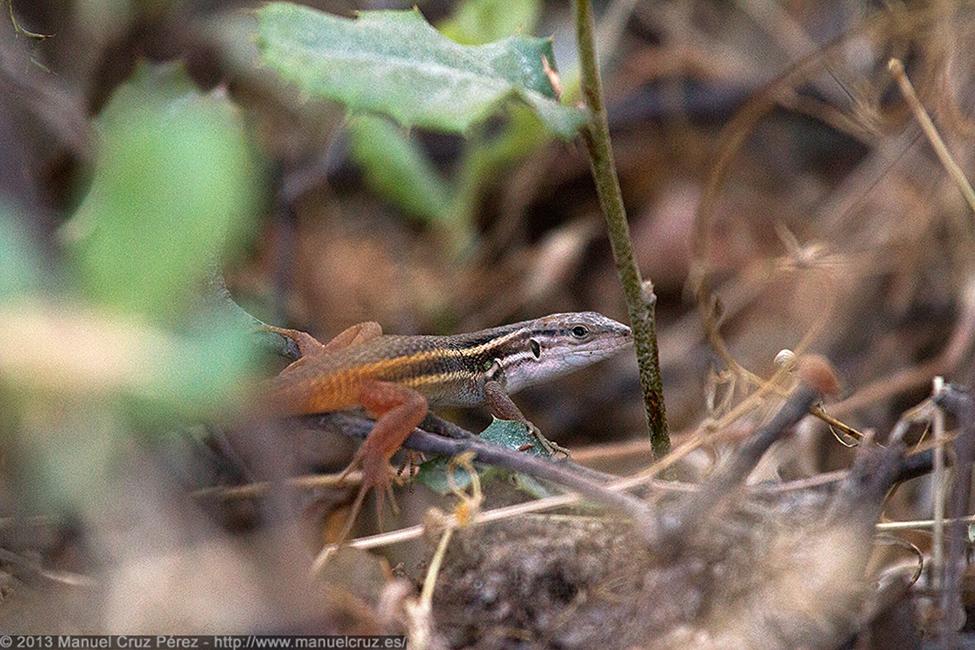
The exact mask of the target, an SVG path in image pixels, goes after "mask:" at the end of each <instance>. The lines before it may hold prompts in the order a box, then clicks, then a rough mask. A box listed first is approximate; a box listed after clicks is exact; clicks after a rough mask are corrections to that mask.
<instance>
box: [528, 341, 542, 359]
mask: <svg viewBox="0 0 975 650" xmlns="http://www.w3.org/2000/svg"><path fill="white" fill-rule="evenodd" d="M528 346H529V347H531V349H532V354H533V355H535V358H536V359H538V358H540V357H541V356H542V346H541V345H539V343H538V341H536V340H535V339H529V340H528Z"/></svg>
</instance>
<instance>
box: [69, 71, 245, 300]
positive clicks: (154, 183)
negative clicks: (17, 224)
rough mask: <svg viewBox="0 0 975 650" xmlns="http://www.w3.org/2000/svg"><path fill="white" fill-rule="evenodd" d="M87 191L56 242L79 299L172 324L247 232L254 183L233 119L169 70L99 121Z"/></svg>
mask: <svg viewBox="0 0 975 650" xmlns="http://www.w3.org/2000/svg"><path fill="white" fill-rule="evenodd" d="M98 130H99V134H100V136H101V142H100V148H99V152H98V159H97V161H96V163H95V169H94V175H93V179H92V184H91V188H90V190H89V192H88V194H87V196H86V197H85V199H84V201H83V203H82V205H81V206H80V207H79V209H78V211H77V213H76V214H75V216H74V218H73V219H72V221H71V222H70V223H69V224H68V225H67V226H66V229H65V233H66V235H67V238H68V239H69V241H70V244H71V248H72V253H73V259H74V261H75V262H76V264H77V268H78V270H79V271H80V276H81V280H82V284H83V287H84V289H85V291H86V293H87V295H88V296H89V297H91V298H93V299H94V300H95V301H97V302H100V303H102V304H107V305H111V306H113V307H115V308H117V309H120V310H122V311H126V312H130V313H131V312H136V313H144V314H148V315H152V316H155V317H163V318H166V319H172V318H173V316H174V315H178V314H179V313H180V312H181V310H182V308H184V307H186V304H187V302H188V301H189V299H190V298H191V296H192V295H193V294H194V293H195V291H196V289H197V285H198V284H199V282H200V281H201V280H202V279H203V278H204V277H205V276H206V274H207V272H208V269H209V267H210V266H212V265H213V264H219V263H220V261H221V259H222V257H223V255H224V253H225V252H226V251H227V250H228V248H229V247H230V245H231V244H232V243H236V241H237V240H238V239H239V238H240V237H242V236H243V235H244V234H245V233H247V232H249V231H250V230H251V225H252V218H253V216H254V215H255V207H256V196H257V188H259V187H260V185H261V183H260V177H259V174H258V169H257V166H256V161H255V158H254V155H253V150H252V148H251V146H250V144H249V141H248V138H247V136H246V132H245V128H244V125H243V123H242V120H241V119H240V115H239V114H238V111H237V110H236V109H235V108H234V106H233V105H232V104H231V103H230V102H229V100H228V99H227V98H226V97H225V96H223V95H222V94H221V93H210V94H207V95H204V94H202V93H199V92H198V91H197V90H196V89H195V87H194V86H193V84H192V82H191V81H190V80H189V78H188V77H187V76H186V74H185V73H184V72H183V70H182V69H181V68H179V67H176V66H156V67H151V66H147V65H146V66H142V67H141V68H140V69H138V70H137V71H136V73H135V75H134V76H133V78H132V79H131V80H130V81H129V82H127V83H126V84H125V85H124V86H122V87H121V88H120V89H119V90H118V91H117V92H116V93H115V95H114V96H113V97H112V99H111V101H110V102H109V104H108V105H107V106H106V108H105V110H104V111H103V113H102V115H101V116H100V117H99V119H98Z"/></svg>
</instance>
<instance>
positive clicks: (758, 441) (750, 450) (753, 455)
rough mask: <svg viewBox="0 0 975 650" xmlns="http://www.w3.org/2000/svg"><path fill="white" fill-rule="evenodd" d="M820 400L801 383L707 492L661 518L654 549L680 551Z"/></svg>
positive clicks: (729, 462)
mask: <svg viewBox="0 0 975 650" xmlns="http://www.w3.org/2000/svg"><path fill="white" fill-rule="evenodd" d="M818 399H820V394H819V392H818V391H817V390H816V389H814V388H813V387H811V386H808V385H806V384H800V386H799V388H798V389H797V390H796V391H795V393H793V394H792V396H791V397H790V398H789V399H788V400H787V401H786V402H785V404H783V405H782V408H781V409H779V411H778V413H776V414H775V417H773V418H772V419H771V420H770V421H769V422H768V424H766V425H765V426H763V427H762V428H761V429H759V430H758V431H756V432H755V433H754V434H753V435H752V436H751V437H750V438H749V439H748V441H747V442H746V443H745V444H744V445H743V446H742V447H741V448H740V449H739V450H737V451H736V453H735V455H734V456H732V457H731V458H730V459H729V461H728V463H727V464H725V465H724V466H723V467H720V468H719V469H718V470H716V471H715V473H714V475H713V476H712V478H711V479H710V480H709V481H708V484H707V486H706V487H705V488H704V489H703V490H701V491H700V492H699V493H698V494H697V495H695V496H694V497H692V498H691V499H690V500H688V501H686V502H685V503H682V504H680V506H679V508H678V509H677V510H675V511H674V512H672V513H669V514H668V515H667V516H665V517H664V518H663V519H661V522H662V524H663V527H662V529H661V530H660V531H659V532H658V534H659V535H660V536H661V537H660V539H659V540H657V543H656V544H654V546H655V547H657V548H660V549H662V550H666V549H668V548H669V549H673V550H676V549H678V548H680V544H679V543H677V541H678V540H680V539H681V538H682V537H684V536H685V535H686V534H687V532H688V529H689V528H690V527H691V526H699V525H701V524H702V522H703V521H704V520H705V518H706V517H707V516H708V515H709V514H710V513H712V512H714V511H715V510H717V509H718V508H720V507H721V505H722V504H724V503H725V502H726V500H727V499H728V497H730V496H732V495H734V494H735V493H736V491H737V489H738V488H739V487H740V486H742V485H743V484H744V482H745V479H746V478H748V475H749V474H750V473H751V471H752V470H753V469H754V468H755V466H756V465H757V464H758V462H759V460H761V458H762V456H763V455H764V454H765V452H766V451H767V450H768V448H769V447H771V446H772V444H773V443H774V442H775V441H777V440H779V439H780V438H782V436H783V435H785V433H786V432H787V431H789V430H790V429H791V428H792V426H793V425H795V424H796V423H797V422H799V421H800V420H801V419H802V418H804V417H805V416H806V415H807V414H808V413H809V407H810V406H812V405H813V404H814V403H815V402H816V401H817V400H818Z"/></svg>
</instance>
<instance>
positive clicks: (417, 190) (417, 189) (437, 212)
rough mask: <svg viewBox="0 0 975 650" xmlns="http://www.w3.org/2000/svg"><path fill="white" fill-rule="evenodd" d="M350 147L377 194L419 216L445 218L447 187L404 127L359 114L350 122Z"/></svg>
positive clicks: (384, 119)
mask: <svg viewBox="0 0 975 650" xmlns="http://www.w3.org/2000/svg"><path fill="white" fill-rule="evenodd" d="M349 147H350V149H351V154H352V158H353V159H354V160H355V161H356V162H357V163H358V164H359V165H360V166H362V168H363V171H364V172H365V176H366V182H367V183H368V184H369V186H370V187H371V188H372V189H373V191H375V192H376V193H377V194H379V195H381V196H383V197H385V198H387V199H389V200H390V201H392V202H393V203H395V204H396V205H398V206H399V207H400V208H401V209H402V210H403V211H404V212H406V213H408V214H410V215H413V216H415V217H419V218H421V219H425V220H434V221H440V220H443V219H445V218H446V217H447V214H448V211H449V209H450V190H449V189H448V187H447V184H446V182H444V180H443V178H441V177H440V175H439V173H438V172H437V170H436V169H434V168H433V165H432V164H430V161H429V160H428V159H427V157H426V154H424V152H423V151H421V150H420V148H419V147H418V146H417V144H416V142H415V141H414V140H413V139H411V138H410V137H409V136H408V135H407V134H406V133H405V132H404V131H403V129H401V128H399V127H397V126H396V125H395V124H393V123H392V122H390V121H389V120H387V119H386V118H384V117H379V116H376V115H359V116H356V117H353V118H352V119H351V121H350V122H349Z"/></svg>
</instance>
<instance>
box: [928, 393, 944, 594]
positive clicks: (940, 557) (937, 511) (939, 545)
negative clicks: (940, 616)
mask: <svg viewBox="0 0 975 650" xmlns="http://www.w3.org/2000/svg"><path fill="white" fill-rule="evenodd" d="M933 383H934V388H933V390H932V393H933V394H934V395H938V394H939V393H940V392H941V391H942V389H943V387H944V379H943V378H942V377H935V378H934V382H933ZM931 428H932V429H933V431H934V442H935V443H936V444H937V447H935V448H934V507H933V510H934V528H933V530H932V532H933V534H934V539H933V540H932V541H931V587H932V588H933V589H940V588H941V585H942V578H943V577H944V575H943V571H944V519H945V482H946V477H945V448H944V445H943V444H941V443H943V442H944V438H945V414H944V411H942V410H941V409H940V408H934V409H933V412H932V413H931Z"/></svg>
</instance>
